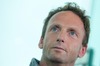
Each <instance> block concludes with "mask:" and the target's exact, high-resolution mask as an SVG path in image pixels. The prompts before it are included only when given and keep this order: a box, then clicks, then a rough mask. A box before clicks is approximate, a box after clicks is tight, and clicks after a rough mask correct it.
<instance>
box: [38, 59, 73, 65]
mask: <svg viewBox="0 0 100 66" xmlns="http://www.w3.org/2000/svg"><path fill="white" fill-rule="evenodd" d="M39 66H74V63H57V62H53V61H50V60H45V59H44V58H42V59H41V61H40V65H39Z"/></svg>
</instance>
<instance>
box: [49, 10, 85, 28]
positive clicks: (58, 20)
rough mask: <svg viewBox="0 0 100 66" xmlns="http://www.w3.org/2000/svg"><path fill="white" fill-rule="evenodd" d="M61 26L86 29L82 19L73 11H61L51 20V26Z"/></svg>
mask: <svg viewBox="0 0 100 66" xmlns="http://www.w3.org/2000/svg"><path fill="white" fill-rule="evenodd" d="M52 24H60V25H62V26H76V27H78V28H79V27H81V28H84V25H83V22H82V20H81V18H80V17H79V16H78V15H76V14H75V13H73V12H72V11H61V12H58V13H56V14H55V15H53V16H52V17H51V19H50V20H49V24H48V26H49V25H52Z"/></svg>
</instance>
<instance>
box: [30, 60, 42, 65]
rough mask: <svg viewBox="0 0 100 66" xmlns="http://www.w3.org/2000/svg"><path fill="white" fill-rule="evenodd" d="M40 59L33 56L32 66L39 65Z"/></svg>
mask: <svg viewBox="0 0 100 66" xmlns="http://www.w3.org/2000/svg"><path fill="white" fill-rule="evenodd" d="M39 62H40V61H39V60H37V59H35V58H32V60H31V62H30V66H39Z"/></svg>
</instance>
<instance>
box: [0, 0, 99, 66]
mask: <svg viewBox="0 0 100 66" xmlns="http://www.w3.org/2000/svg"><path fill="white" fill-rule="evenodd" d="M66 2H76V3H77V4H78V5H79V6H80V7H81V8H82V9H85V10H86V13H87V15H89V16H90V17H91V18H90V20H91V34H90V40H89V44H88V48H89V50H88V51H87V54H86V56H84V57H85V58H84V59H82V60H83V61H82V62H86V63H87V62H88V63H90V65H91V66H100V56H99V55H100V52H99V51H100V45H99V43H100V42H99V41H100V40H99V39H100V35H99V33H100V29H99V28H100V25H99V21H100V13H99V12H100V8H99V7H100V0H0V66H13V65H14V66H29V63H30V61H31V59H32V58H33V57H35V58H37V59H39V60H40V58H41V55H42V50H41V49H39V48H38V43H39V40H40V36H41V31H42V26H43V22H44V19H45V18H46V16H47V15H48V12H49V11H50V10H52V9H54V8H57V7H59V6H63V5H64V4H65V3H66ZM91 50H92V51H91ZM91 60H92V61H91ZM89 61H91V62H89ZM82 62H80V63H82ZM90 65H89V66H90Z"/></svg>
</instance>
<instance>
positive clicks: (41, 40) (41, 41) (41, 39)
mask: <svg viewBox="0 0 100 66" xmlns="http://www.w3.org/2000/svg"><path fill="white" fill-rule="evenodd" d="M38 46H39V48H40V49H42V48H43V38H42V37H41V38H40V41H39V44H38Z"/></svg>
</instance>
